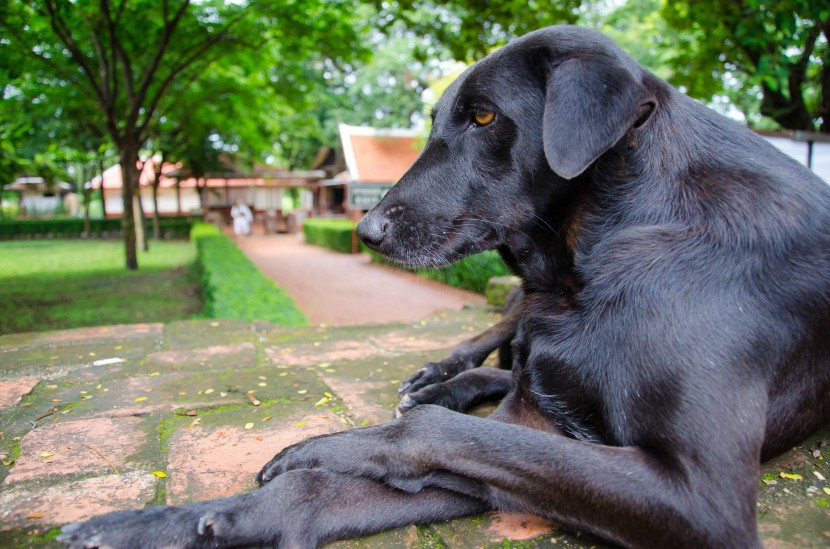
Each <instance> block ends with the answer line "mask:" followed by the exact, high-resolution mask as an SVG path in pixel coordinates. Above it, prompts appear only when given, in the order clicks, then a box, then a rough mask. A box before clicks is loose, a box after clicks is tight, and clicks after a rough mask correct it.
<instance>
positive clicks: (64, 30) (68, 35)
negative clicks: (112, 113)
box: [44, 1, 107, 110]
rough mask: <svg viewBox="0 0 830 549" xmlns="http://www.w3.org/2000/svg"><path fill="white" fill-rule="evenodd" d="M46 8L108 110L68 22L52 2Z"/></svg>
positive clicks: (61, 36)
mask: <svg viewBox="0 0 830 549" xmlns="http://www.w3.org/2000/svg"><path fill="white" fill-rule="evenodd" d="M44 6H46V11H47V12H48V14H49V24H50V26H51V27H52V30H54V31H55V34H56V35H57V37H58V39H59V40H60V41H61V42H63V44H64V45H65V46H66V48H67V49H68V50H69V52H70V54H71V55H72V58H73V59H75V62H76V63H78V65H80V67H81V70H82V71H83V73H84V76H86V79H87V81H88V82H89V85H90V86H91V87H92V91H93V93H94V94H95V95H96V96H97V98H98V101H99V102H100V104H101V106H102V107H103V108H104V109H105V110H106V106H107V103H106V97H105V95H104V93H103V91H102V88H101V86H100V84H99V83H98V81H97V80H96V79H95V74H94V71H93V70H92V68H91V67H90V66H89V63H87V60H86V58H85V57H84V54H83V52H82V51H81V49H80V48H79V47H78V45H77V44H76V43H75V39H74V38H73V37H72V32H71V31H70V30H69V27H67V25H66V22H65V21H64V20H63V19H62V18H61V16H60V15H59V14H58V11H57V5H56V4H53V3H52V2H51V1H47V2H44Z"/></svg>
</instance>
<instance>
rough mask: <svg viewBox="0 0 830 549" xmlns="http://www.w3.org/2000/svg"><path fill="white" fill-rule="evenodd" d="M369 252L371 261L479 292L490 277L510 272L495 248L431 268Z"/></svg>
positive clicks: (483, 288)
mask: <svg viewBox="0 0 830 549" xmlns="http://www.w3.org/2000/svg"><path fill="white" fill-rule="evenodd" d="M371 254H372V261H373V262H375V263H381V264H384V265H394V266H395V267H397V268H402V269H404V270H407V271H410V272H413V273H415V274H417V275H418V276H422V277H424V278H428V279H430V280H436V281H438V282H441V283H443V284H447V285H449V286H453V287H455V288H461V289H463V290H468V291H471V292H476V293H479V294H483V293H484V291H485V290H486V289H487V281H488V280H490V278H492V277H494V276H504V275H506V274H510V271H509V269H508V268H507V266H506V265H505V264H504V262H503V261H502V260H501V256H499V253H498V252H496V251H495V250H490V251H487V252H482V253H480V254H476V255H471V256H469V257H465V258H464V259H462V260H460V261H456V262H455V263H453V264H452V265H448V266H446V267H438V268H432V269H415V268H409V267H401V265H399V264H398V263H393V262H391V261H389V260H388V259H386V258H385V257H383V256H382V255H380V254H379V253H377V252H371Z"/></svg>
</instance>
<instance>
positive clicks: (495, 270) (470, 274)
mask: <svg viewBox="0 0 830 549" xmlns="http://www.w3.org/2000/svg"><path fill="white" fill-rule="evenodd" d="M355 225H356V223H355V222H354V221H351V220H349V219H307V220H306V221H305V222H304V223H303V233H305V240H306V242H308V243H309V244H315V245H317V246H322V247H324V248H330V249H332V250H336V251H338V252H343V253H351V251H352V233H353V232H354V228H355ZM359 251H361V252H370V253H371V254H372V261H373V262H375V263H381V264H384V265H395V266H396V267H399V268H400V266H399V265H398V264H397V263H393V262H391V261H389V260H387V259H386V258H384V257H383V256H382V255H380V254H378V253H376V252H372V251H370V250H369V249H368V248H367V247H366V246H365V245H364V244H363V243H362V242H361V243H360V247H359ZM404 269H405V270H407V271H410V272H414V273H416V274H418V275H419V276H422V277H424V278H428V279H430V280H437V281H438V282H442V283H444V284H447V285H449V286H454V287H456V288H462V289H464V290H469V291H471V292H476V293H479V294H483V293H484V290H485V289H487V281H488V280H489V279H490V278H491V277H494V276H503V275H505V274H509V273H508V269H507V267H506V266H505V264H504V262H503V261H502V260H501V257H499V254H498V252H495V251H489V252H484V253H481V254H476V255H473V256H470V257H466V258H464V259H462V260H461V261H457V262H456V263H453V264H452V265H449V266H447V267H441V268H437V269H411V268H406V267H404Z"/></svg>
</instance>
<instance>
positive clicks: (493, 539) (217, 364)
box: [0, 305, 830, 548]
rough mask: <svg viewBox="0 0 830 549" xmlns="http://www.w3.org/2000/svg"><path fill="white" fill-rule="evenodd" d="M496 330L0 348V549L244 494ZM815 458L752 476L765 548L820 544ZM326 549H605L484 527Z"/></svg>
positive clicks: (366, 329)
mask: <svg viewBox="0 0 830 549" xmlns="http://www.w3.org/2000/svg"><path fill="white" fill-rule="evenodd" d="M497 318H498V315H497V314H496V313H494V312H493V311H491V310H490V309H488V308H486V307H485V306H481V305H476V306H472V307H467V308H464V309H461V310H458V311H450V312H441V313H438V314H434V315H432V316H429V317H426V318H422V319H419V320H418V321H415V322H411V323H393V324H385V325H362V326H341V327H328V326H319V325H318V326H311V327H306V328H279V327H276V326H273V325H270V324H267V323H262V322H241V321H212V320H203V321H185V322H175V323H171V324H168V325H164V326H162V325H146V324H145V325H137V326H135V327H132V326H116V327H106V328H102V329H89V330H70V331H65V332H57V333H45V334H22V335H15V336H3V337H0V394H1V395H2V396H0V459H2V464H3V465H2V466H0V547H4V548H5V547H17V546H21V547H22V546H34V547H57V546H58V545H57V544H56V543H55V542H54V541H53V538H54V536H55V535H56V533H57V528H59V527H60V526H61V525H63V524H66V523H68V522H72V521H75V520H83V519H86V518H90V517H92V516H95V515H97V514H101V513H104V512H108V511H111V510H118V509H137V508H142V507H144V506H147V505H158V504H163V503H171V504H177V503H183V502H190V501H198V500H203V499H207V498H213V497H220V496H225V495H232V494H237V493H242V492H246V491H249V490H252V489H254V488H255V485H254V482H253V475H254V473H256V472H257V471H258V470H259V468H260V467H261V466H262V465H264V463H266V462H267V461H268V460H269V459H270V458H271V457H272V456H273V455H274V454H276V453H277V452H278V451H279V450H280V449H282V448H284V447H286V446H287V445H290V444H293V443H295V442H298V441H300V440H303V439H305V438H307V437H310V436H314V435H317V434H323V433H331V432H335V431H338V430H342V429H350V428H354V427H359V426H362V425H371V424H377V423H380V422H383V421H386V420H388V419H389V418H391V415H392V411H393V408H394V406H395V404H396V403H397V395H396V390H397V387H398V384H399V383H400V381H401V380H403V379H405V378H406V377H407V376H408V375H409V374H410V373H412V372H413V371H415V370H416V369H417V368H419V367H420V366H421V365H423V364H424V363H425V362H428V361H433V360H436V359H439V358H441V357H443V356H444V355H446V353H447V351H448V350H449V349H450V348H451V347H452V346H453V345H455V344H456V343H458V342H460V341H462V340H463V339H465V338H468V337H470V336H472V335H473V334H475V333H477V332H479V331H480V330H482V329H484V328H485V327H487V326H489V325H490V324H492V323H493V322H495V320H496V319H497ZM493 362H494V361H491V362H490V363H491V364H492V363H493ZM492 409H493V407H492V405H489V406H483V407H482V408H480V409H479V410H478V411H476V412H475V413H477V414H478V415H483V414H486V413H488V412H489V411H491V410H492ZM505 450H506V451H509V449H505ZM828 456H830V429H825V430H823V431H821V432H819V433H817V434H816V435H814V436H813V437H811V438H810V439H808V440H807V441H805V442H804V443H803V444H801V445H799V447H798V448H795V449H793V450H791V451H789V452H787V453H785V454H784V455H782V456H780V457H779V458H776V459H775V460H772V461H770V462H769V463H766V464H764V465H763V466H762V468H761V470H760V474H759V487H760V497H759V503H758V513H759V527H760V530H761V533H762V536H763V539H764V543H765V545H766V546H767V547H774V548H796V547H799V548H800V547H827V546H828V545H830V493H828V492H827V491H828V490H830V483H828V481H827V479H828V478H830V467H828ZM782 473H783V475H782ZM330 546H331V547H333V548H375V547H384V548H386V547H407V548H409V547H451V548H455V547H460V548H468V547H487V548H494V547H523V548H531V547H574V548H585V547H603V544H602V543H601V542H599V541H598V540H595V539H592V538H589V537H587V536H585V535H582V534H579V533H576V532H572V531H569V530H567V529H565V528H563V527H562V526H560V525H557V524H555V523H553V522H550V521H546V520H543V519H540V518H539V517H534V516H528V515H513V514H507V513H496V512H492V513H485V514H482V515H477V516H473V517H467V518H463V519H458V520H453V521H449V522H445V523H440V524H430V525H417V526H415V525H413V526H407V527H403V528H399V529H395V530H391V531H388V532H382V533H379V534H376V535H373V536H366V537H363V538H359V539H353V540H344V541H338V542H335V543H332V544H330Z"/></svg>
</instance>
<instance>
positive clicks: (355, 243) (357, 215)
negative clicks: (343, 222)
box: [352, 210, 363, 254]
mask: <svg viewBox="0 0 830 549" xmlns="http://www.w3.org/2000/svg"><path fill="white" fill-rule="evenodd" d="M362 217H363V212H362V211H361V210H352V221H354V222H355V226H354V229H352V253H353V254H356V253H357V252H358V250H359V249H360V240H359V239H358V238H357V222H359V221H360V219H361V218H362Z"/></svg>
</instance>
